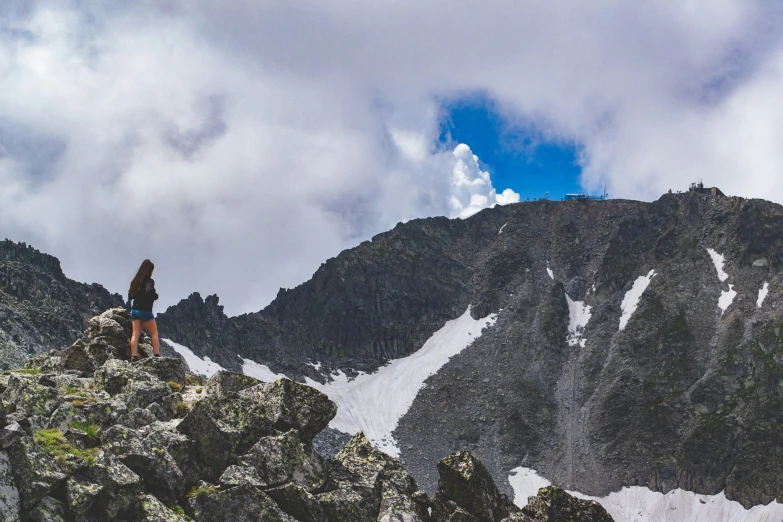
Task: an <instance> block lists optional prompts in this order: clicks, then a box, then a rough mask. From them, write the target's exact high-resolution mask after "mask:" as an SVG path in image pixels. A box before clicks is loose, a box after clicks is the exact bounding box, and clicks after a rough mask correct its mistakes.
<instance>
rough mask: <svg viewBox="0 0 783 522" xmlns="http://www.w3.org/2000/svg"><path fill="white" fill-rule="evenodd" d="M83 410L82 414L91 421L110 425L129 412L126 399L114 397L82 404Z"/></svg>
mask: <svg viewBox="0 0 783 522" xmlns="http://www.w3.org/2000/svg"><path fill="white" fill-rule="evenodd" d="M71 404H73V403H71ZM77 404H78V403H77ZM81 411H82V415H84V416H85V417H86V418H87V419H89V421H90V422H94V423H96V424H99V425H101V426H110V425H112V424H115V423H116V422H117V421H118V419H120V418H121V417H122V416H123V415H125V414H126V413H128V406H127V405H126V404H125V402H124V401H122V400H119V399H116V398H112V399H108V400H101V401H95V402H88V403H85V404H83V405H82V406H81Z"/></svg>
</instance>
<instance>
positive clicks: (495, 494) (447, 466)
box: [432, 451, 519, 522]
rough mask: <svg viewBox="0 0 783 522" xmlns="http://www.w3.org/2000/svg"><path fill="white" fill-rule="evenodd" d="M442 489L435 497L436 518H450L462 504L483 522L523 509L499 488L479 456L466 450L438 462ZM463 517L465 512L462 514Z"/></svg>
mask: <svg viewBox="0 0 783 522" xmlns="http://www.w3.org/2000/svg"><path fill="white" fill-rule="evenodd" d="M438 473H439V474H440V480H439V481H438V489H437V491H436V492H435V498H434V500H433V509H432V518H433V520H435V521H436V522H445V521H447V520H450V519H451V517H452V516H453V514H454V511H455V507H459V508H460V509H461V510H463V511H465V512H466V513H468V514H469V515H471V516H472V517H474V518H475V519H476V520H477V521H479V522H499V521H500V520H501V519H503V518H505V517H507V516H509V515H510V514H511V513H514V512H517V511H519V508H517V507H516V506H515V505H514V504H513V503H512V502H511V501H510V500H509V499H508V497H506V495H505V494H503V493H501V492H500V491H498V489H497V487H496V486H495V481H494V480H492V476H491V475H490V474H489V472H488V471H487V468H486V467H484V464H482V463H481V461H480V460H478V459H477V458H476V457H474V456H473V455H471V454H470V453H468V452H466V451H463V452H459V453H455V454H453V455H449V456H448V457H446V458H444V459H443V460H441V461H440V462H438ZM460 516H462V515H460Z"/></svg>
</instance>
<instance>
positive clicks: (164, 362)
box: [135, 357, 185, 386]
mask: <svg viewBox="0 0 783 522" xmlns="http://www.w3.org/2000/svg"><path fill="white" fill-rule="evenodd" d="M135 366H136V367H137V368H139V369H140V370H143V371H145V372H147V373H149V374H151V375H154V376H155V377H157V378H158V379H160V380H161V381H163V382H164V383H165V382H170V381H171V382H176V383H177V384H179V385H180V386H183V385H184V384H185V367H184V366H183V365H182V361H181V360H179V359H175V358H173V357H150V358H148V359H142V360H141V361H139V362H138V363H136V364H135Z"/></svg>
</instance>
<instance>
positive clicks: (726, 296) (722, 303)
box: [718, 285, 737, 315]
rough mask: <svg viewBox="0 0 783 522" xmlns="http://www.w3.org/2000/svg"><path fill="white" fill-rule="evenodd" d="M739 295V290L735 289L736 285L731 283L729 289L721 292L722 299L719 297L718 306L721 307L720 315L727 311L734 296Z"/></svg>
mask: <svg viewBox="0 0 783 522" xmlns="http://www.w3.org/2000/svg"><path fill="white" fill-rule="evenodd" d="M735 297H737V292H735V291H734V285H729V289H728V290H726V291H724V292H721V293H720V299H718V308H720V315H723V313H724V312H725V311H726V309H727V308H728V307H729V306H730V305H731V303H732V301H734V298H735Z"/></svg>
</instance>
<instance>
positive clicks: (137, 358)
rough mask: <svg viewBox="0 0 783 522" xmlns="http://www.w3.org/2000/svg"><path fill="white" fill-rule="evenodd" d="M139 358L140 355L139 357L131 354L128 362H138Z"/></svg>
mask: <svg viewBox="0 0 783 522" xmlns="http://www.w3.org/2000/svg"><path fill="white" fill-rule="evenodd" d="M140 360H141V357H139V356H138V355H131V360H130V362H132V363H135V362H139V361H140Z"/></svg>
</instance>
